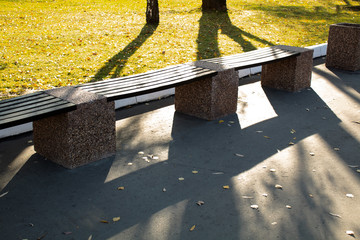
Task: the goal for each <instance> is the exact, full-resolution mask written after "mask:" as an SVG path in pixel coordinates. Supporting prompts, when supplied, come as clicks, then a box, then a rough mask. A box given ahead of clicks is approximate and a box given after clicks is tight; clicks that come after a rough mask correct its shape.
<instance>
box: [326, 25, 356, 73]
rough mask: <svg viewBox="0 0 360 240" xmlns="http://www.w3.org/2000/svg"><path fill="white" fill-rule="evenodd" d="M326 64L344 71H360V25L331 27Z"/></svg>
mask: <svg viewBox="0 0 360 240" xmlns="http://www.w3.org/2000/svg"><path fill="white" fill-rule="evenodd" d="M325 64H326V67H334V68H338V69H342V70H348V71H358V70H360V24H354V23H339V24H332V25H330V29H329V37H328V46H327V55H326V63H325Z"/></svg>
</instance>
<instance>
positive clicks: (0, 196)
mask: <svg viewBox="0 0 360 240" xmlns="http://www.w3.org/2000/svg"><path fill="white" fill-rule="evenodd" d="M8 193H9V192H4V193H3V194H1V195H0V198H2V197H3V196H5V195H6V194H8Z"/></svg>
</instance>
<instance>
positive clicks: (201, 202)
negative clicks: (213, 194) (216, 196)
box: [196, 201, 205, 206]
mask: <svg viewBox="0 0 360 240" xmlns="http://www.w3.org/2000/svg"><path fill="white" fill-rule="evenodd" d="M196 204H197V205H198V206H202V205H204V204H205V202H204V201H197V202H196Z"/></svg>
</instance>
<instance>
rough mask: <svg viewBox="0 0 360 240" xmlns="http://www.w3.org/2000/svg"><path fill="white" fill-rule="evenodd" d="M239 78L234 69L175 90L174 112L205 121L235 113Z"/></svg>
mask: <svg viewBox="0 0 360 240" xmlns="http://www.w3.org/2000/svg"><path fill="white" fill-rule="evenodd" d="M238 86H239V77H238V75H237V72H236V71H235V70H234V69H230V70H225V71H220V72H218V74H217V75H216V76H214V77H210V78H206V79H203V80H200V81H196V82H193V83H189V84H186V85H182V86H179V87H176V88H175V110H176V111H178V112H181V113H184V114H187V115H191V116H195V117H198V118H202V119H206V120H214V119H217V118H220V117H223V116H226V115H228V114H232V113H235V112H236V107H237V96H238V95H237V93H238Z"/></svg>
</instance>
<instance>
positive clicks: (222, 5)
mask: <svg viewBox="0 0 360 240" xmlns="http://www.w3.org/2000/svg"><path fill="white" fill-rule="evenodd" d="M202 10H203V11H208V10H216V11H227V7H226V0H202Z"/></svg>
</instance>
